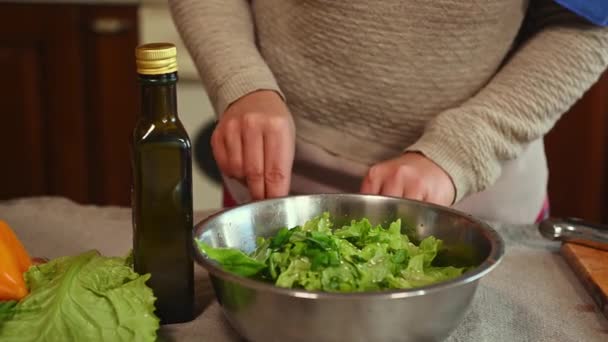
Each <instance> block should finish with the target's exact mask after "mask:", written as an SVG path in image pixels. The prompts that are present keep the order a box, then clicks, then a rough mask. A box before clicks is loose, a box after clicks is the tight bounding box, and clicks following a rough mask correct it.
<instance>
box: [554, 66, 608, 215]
mask: <svg viewBox="0 0 608 342" xmlns="http://www.w3.org/2000/svg"><path fill="white" fill-rule="evenodd" d="M545 145H546V151H547V159H548V162H549V172H550V175H549V178H550V179H549V196H550V199H551V206H552V209H551V211H552V215H553V216H575V217H580V218H584V219H587V220H592V221H595V222H604V223H608V196H607V194H608V183H607V182H606V179H608V72H606V73H605V74H604V76H603V77H602V78H601V79H600V80H599V81H598V82H597V83H596V84H595V85H594V86H593V87H592V88H591V89H590V90H589V91H588V92H587V93H586V94H585V96H584V97H583V98H582V99H581V100H580V101H579V102H578V103H577V104H576V105H575V106H574V107H572V108H571V110H570V111H569V112H568V113H566V114H565V115H564V116H563V117H562V118H561V120H559V121H558V123H557V124H556V125H555V127H554V128H553V130H552V131H551V132H550V133H549V134H548V135H547V136H546V138H545Z"/></svg>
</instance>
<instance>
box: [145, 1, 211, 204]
mask: <svg viewBox="0 0 608 342" xmlns="http://www.w3.org/2000/svg"><path fill="white" fill-rule="evenodd" d="M139 22H140V28H139V32H140V42H141V43H151V42H161V41H162V42H170V43H173V44H175V45H176V46H177V53H178V68H179V78H180V81H179V84H178V112H179V117H180V118H181V120H182V122H183V124H184V126H185V127H186V130H187V131H188V134H189V135H190V139H191V140H192V142H193V143H194V138H195V136H196V134H197V133H198V132H199V131H200V129H201V128H202V126H203V125H204V124H206V123H208V122H209V121H210V120H213V119H214V113H213V109H212V107H211V104H210V103H209V99H208V98H207V95H206V94H205V90H204V89H203V86H202V84H201V82H200V80H199V78H198V74H197V72H196V69H195V68H194V65H193V63H192V60H191V59H190V56H189V55H188V52H187V50H186V48H185V47H184V45H183V42H182V41H181V39H180V38H179V35H178V33H177V31H176V29H175V26H174V24H173V21H172V20H171V15H170V13H169V10H168V8H167V5H166V1H159V0H143V1H142V2H141V8H140V11H139ZM193 164H194V162H193ZM193 177H194V178H193V183H194V184H193V190H194V194H193V195H194V210H205V209H214V208H219V207H220V205H221V188H220V187H219V186H218V185H216V184H214V183H213V182H212V181H211V180H209V179H208V178H207V176H206V175H204V174H203V173H202V172H201V171H200V170H199V169H198V168H197V167H196V165H195V164H194V165H193Z"/></svg>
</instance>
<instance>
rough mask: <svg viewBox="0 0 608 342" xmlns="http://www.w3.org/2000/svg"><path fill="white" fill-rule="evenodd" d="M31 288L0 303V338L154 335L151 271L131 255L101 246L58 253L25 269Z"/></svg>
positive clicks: (150, 337) (21, 341)
mask: <svg viewBox="0 0 608 342" xmlns="http://www.w3.org/2000/svg"><path fill="white" fill-rule="evenodd" d="M24 276H25V280H26V282H27V284H28V287H29V289H30V294H29V295H28V296H27V297H25V298H24V299H23V300H21V301H20V302H5V303H0V340H1V341H3V342H11V341H19V342H27V341H42V342H44V341H117V342H120V341H155V340H156V331H157V329H158V328H159V320H158V318H157V317H156V316H155V314H154V301H155V297H154V295H153V293H152V290H151V289H150V288H149V287H147V286H146V284H145V283H146V281H147V280H148V279H149V277H150V275H139V274H137V273H135V272H134V271H133V269H132V268H131V265H130V259H129V258H127V259H125V258H110V257H102V256H100V255H99V254H98V253H97V252H96V251H90V252H86V253H83V254H80V255H77V256H72V257H62V258H58V259H54V260H52V261H50V262H48V263H46V264H41V265H38V266H33V267H31V268H30V269H29V270H28V271H27V272H26V273H25V275H24Z"/></svg>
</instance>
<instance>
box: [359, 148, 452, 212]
mask: <svg viewBox="0 0 608 342" xmlns="http://www.w3.org/2000/svg"><path fill="white" fill-rule="evenodd" d="M361 192H362V193H364V194H372V195H385V196H393V197H403V198H409V199H414V200H420V201H425V202H431V203H435V204H439V205H444V206H449V205H451V204H452V203H453V201H454V197H455V189H454V184H453V183H452V180H451V178H450V176H449V175H448V174H447V173H446V172H445V171H443V169H442V168H441V167H439V166H438V165H437V164H435V163H434V162H433V161H431V160H430V159H428V158H426V157H425V156H423V155H422V154H419V153H413V152H408V153H405V154H403V155H401V156H400V157H397V158H394V159H391V160H387V161H384V162H381V163H379V164H376V165H374V166H372V167H371V168H370V169H369V171H368V173H367V176H366V177H365V179H364V180H363V184H362V185H361Z"/></svg>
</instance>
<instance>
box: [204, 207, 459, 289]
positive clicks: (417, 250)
mask: <svg viewBox="0 0 608 342" xmlns="http://www.w3.org/2000/svg"><path fill="white" fill-rule="evenodd" d="M401 228H402V227H401V220H396V221H394V222H392V223H391V224H390V225H389V226H388V228H385V227H382V226H381V225H377V226H374V225H372V224H371V223H370V222H369V220H367V219H362V220H359V221H356V220H353V221H352V222H351V223H350V224H349V225H345V226H343V227H334V224H333V222H332V221H331V218H330V215H329V214H328V213H324V214H323V215H319V216H318V217H315V218H313V219H311V220H309V221H308V222H306V223H305V224H304V225H302V226H297V227H294V228H292V229H287V228H282V229H280V230H279V231H278V232H277V233H276V234H275V235H274V236H272V237H269V238H263V237H258V239H257V248H256V250H255V251H254V252H253V253H251V255H246V254H245V253H243V252H241V251H239V250H236V249H232V248H213V247H211V246H209V245H207V244H205V243H204V242H202V241H198V244H199V247H200V249H201V250H202V251H203V252H204V253H205V254H206V255H207V256H208V257H209V258H210V259H213V260H215V261H216V262H218V264H220V265H221V266H222V267H223V268H224V269H226V270H227V271H229V272H233V273H236V274H238V275H241V276H245V277H251V278H256V279H261V280H265V281H268V282H272V283H273V284H275V285H276V286H279V287H284V288H299V289H305V290H310V291H313V290H319V291H328V292H362V291H379V290H387V289H408V288H415V287H420V286H426V285H431V284H434V283H437V282H441V281H446V280H450V279H453V278H456V277H458V276H460V275H461V274H462V273H463V272H464V271H465V270H466V268H462V267H453V266H447V267H439V266H435V265H433V260H434V259H435V258H436V256H437V254H438V253H439V251H440V250H441V248H442V241H441V240H439V239H437V238H435V237H433V236H429V237H426V238H425V239H423V240H422V241H420V243H419V244H418V245H416V244H415V243H413V242H412V241H410V239H409V238H408V236H407V235H406V234H402V229H401Z"/></svg>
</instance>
